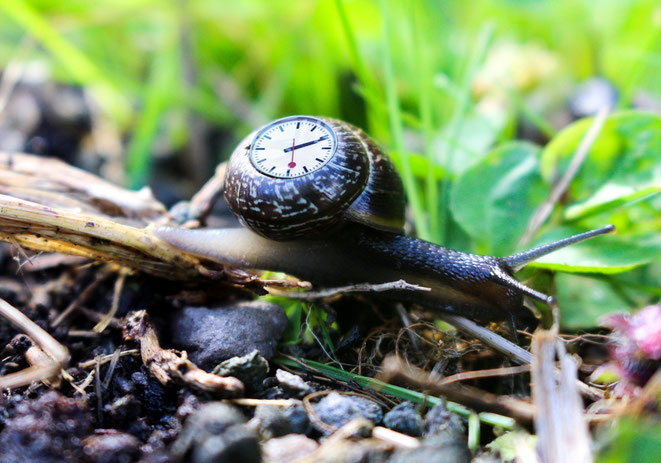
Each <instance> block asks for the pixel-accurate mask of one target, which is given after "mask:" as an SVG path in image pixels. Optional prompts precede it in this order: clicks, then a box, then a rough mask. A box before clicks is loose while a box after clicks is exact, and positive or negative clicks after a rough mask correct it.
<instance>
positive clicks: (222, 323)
mask: <svg viewBox="0 0 661 463" xmlns="http://www.w3.org/2000/svg"><path fill="white" fill-rule="evenodd" d="M287 323H288V321H287V316H286V315H285V312H284V311H283V310H282V309H281V308H280V307H279V306H278V305H275V304H270V303H267V302H261V301H252V302H238V303H233V304H230V305H226V306H221V307H215V308H207V307H185V308H183V309H181V310H179V311H176V312H175V313H174V314H173V316H172V319H171V320H170V327H171V331H172V338H173V342H174V344H175V345H176V346H177V347H179V348H181V349H184V350H186V351H187V352H188V356H189V358H190V359H191V360H192V361H193V362H194V363H196V364H197V365H199V366H200V367H202V368H204V369H207V370H210V369H212V368H213V367H215V366H216V365H218V364H219V363H220V362H222V361H223V360H227V359H229V358H232V357H237V356H243V355H246V354H249V353H250V352H252V351H253V350H255V349H256V350H258V351H259V353H260V355H261V356H262V357H264V358H265V359H267V360H269V359H270V358H271V357H273V354H274V353H275V349H276V346H277V343H278V340H279V339H280V337H281V336H282V334H283V333H284V331H285V329H286V328H287Z"/></svg>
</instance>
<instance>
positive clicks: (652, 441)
mask: <svg viewBox="0 0 661 463" xmlns="http://www.w3.org/2000/svg"><path fill="white" fill-rule="evenodd" d="M610 437H611V442H609V445H607V446H603V448H604V449H605V452H604V454H602V455H600V457H599V459H598V461H599V462H601V463H619V462H623V461H627V462H629V461H630V462H634V461H659V458H660V457H661V425H659V423H658V422H656V421H649V420H648V419H643V420H641V419H640V418H638V417H636V418H623V419H622V420H620V421H619V422H618V423H617V426H616V427H615V428H613V429H612V430H611V436H610Z"/></svg>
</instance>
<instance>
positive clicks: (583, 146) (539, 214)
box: [519, 106, 610, 246]
mask: <svg viewBox="0 0 661 463" xmlns="http://www.w3.org/2000/svg"><path fill="white" fill-rule="evenodd" d="M609 111H610V108H609V107H608V106H604V107H603V108H601V109H600V110H599V112H598V113H597V115H596V116H595V118H594V121H592V125H591V126H590V128H589V129H588V131H587V132H586V133H585V136H584V137H583V139H582V140H581V143H580V145H579V146H578V148H577V149H576V153H575V154H574V156H573V157H572V159H571V161H570V162H569V167H567V171H566V172H565V174H564V175H563V176H562V177H561V178H560V180H559V181H558V183H556V184H555V186H554V187H553V190H551V193H550V194H549V197H548V198H547V200H546V201H544V202H543V203H542V204H541V205H540V206H539V207H538V208H537V210H536V211H535V213H534V214H533V215H532V218H531V219H530V223H529V224H528V228H527V229H526V232H525V233H524V234H523V236H522V237H521V240H520V241H519V246H524V245H526V244H528V242H529V241H530V239H531V238H532V237H533V236H534V234H535V233H536V232H537V230H538V229H539V227H541V226H542V224H543V223H544V222H545V221H546V219H547V218H548V216H549V215H550V214H551V211H553V207H554V206H555V204H556V203H557V202H558V200H559V199H560V198H561V197H562V195H563V194H564V193H565V191H567V187H568V186H569V184H570V183H571V181H572V180H573V179H574V177H575V176H576V173H577V172H578V170H579V169H580V168H581V166H582V165H583V162H585V159H586V158H587V156H588V153H589V151H590V148H591V147H592V145H593V144H594V142H595V140H596V139H597V136H598V135H599V132H601V129H602V127H603V126H604V123H605V122H606V117H607V116H608V113H609Z"/></svg>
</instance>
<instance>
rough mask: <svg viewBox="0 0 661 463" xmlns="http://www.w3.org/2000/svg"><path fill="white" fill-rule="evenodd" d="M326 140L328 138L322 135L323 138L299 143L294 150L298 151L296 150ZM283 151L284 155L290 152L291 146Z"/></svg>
mask: <svg viewBox="0 0 661 463" xmlns="http://www.w3.org/2000/svg"><path fill="white" fill-rule="evenodd" d="M327 138H328V136H327V135H324V136H323V137H321V138H317V139H316V140H312V141H308V142H305V143H301V144H300V145H296V149H297V150H298V149H301V148H305V147H306V146H310V145H314V144H315V143H319V142H320V141H324V140H326V139H327ZM284 151H285V153H289V152H290V151H291V146H290V147H289V148H285V150H284Z"/></svg>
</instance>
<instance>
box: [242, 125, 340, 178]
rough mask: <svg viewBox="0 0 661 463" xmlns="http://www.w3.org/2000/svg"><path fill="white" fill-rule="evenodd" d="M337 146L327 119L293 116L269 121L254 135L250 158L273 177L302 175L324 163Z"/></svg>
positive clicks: (329, 158)
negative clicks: (324, 120) (325, 120)
mask: <svg viewBox="0 0 661 463" xmlns="http://www.w3.org/2000/svg"><path fill="white" fill-rule="evenodd" d="M336 148H337V137H336V135H335V132H334V131H333V129H331V128H330V127H329V126H328V125H327V124H326V123H325V122H323V121H322V120H320V119H316V118H314V117H309V116H291V117H285V118H284V119H278V120H277V121H274V122H272V123H270V124H269V125H267V126H266V127H264V128H263V129H262V130H260V131H259V132H258V133H257V135H255V139H254V140H253V142H252V144H251V145H250V162H252V165H253V166H255V168H256V169H257V170H259V171H260V172H261V173H263V174H266V175H270V176H271V177H277V178H294V177H301V176H303V175H307V174H310V173H312V172H314V171H315V170H317V169H319V168H321V167H323V166H324V165H325V164H326V163H327V162H328V161H330V160H331V158H332V157H333V155H334V154H335V150H336Z"/></svg>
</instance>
